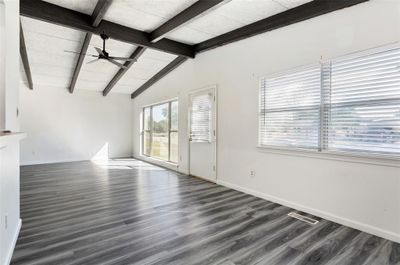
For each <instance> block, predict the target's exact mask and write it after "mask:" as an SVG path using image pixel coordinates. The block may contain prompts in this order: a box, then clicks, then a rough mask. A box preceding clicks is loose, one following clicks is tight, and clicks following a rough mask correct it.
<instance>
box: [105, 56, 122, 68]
mask: <svg viewBox="0 0 400 265" xmlns="http://www.w3.org/2000/svg"><path fill="white" fill-rule="evenodd" d="M106 60H108V61H109V62H110V63H112V64H115V65H116V66H118V67H120V68H124V69H125V68H127V67H126V66H125V65H123V64H120V63H119V62H117V61H115V60H113V59H111V58H106Z"/></svg>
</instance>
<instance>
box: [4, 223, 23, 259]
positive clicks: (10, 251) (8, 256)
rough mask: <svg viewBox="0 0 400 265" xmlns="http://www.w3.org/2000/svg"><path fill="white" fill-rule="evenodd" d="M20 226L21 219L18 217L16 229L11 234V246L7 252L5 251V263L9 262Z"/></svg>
mask: <svg viewBox="0 0 400 265" xmlns="http://www.w3.org/2000/svg"><path fill="white" fill-rule="evenodd" d="M21 226H22V220H21V219H19V221H18V225H17V229H16V230H15V232H14V236H13V240H12V243H11V247H10V249H9V250H8V253H7V256H6V264H10V263H11V258H12V255H13V253H14V249H15V245H16V244H17V240H18V235H19V231H20V230H21Z"/></svg>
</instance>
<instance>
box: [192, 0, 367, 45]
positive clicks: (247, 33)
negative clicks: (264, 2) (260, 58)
mask: <svg viewBox="0 0 400 265" xmlns="http://www.w3.org/2000/svg"><path fill="white" fill-rule="evenodd" d="M366 1H369V0H314V1H311V2H309V3H306V4H303V5H301V6H298V7H295V8H292V9H289V10H287V11H285V12H282V13H279V14H276V15H274V16H271V17H268V18H265V19H262V20H259V21H257V22H254V23H252V24H249V25H246V26H243V27H241V28H238V29H235V30H232V31H230V32H227V33H225V34H222V35H219V36H217V37H214V38H212V39H209V40H206V41H203V42H201V43H198V44H196V45H195V46H194V48H195V52H196V53H198V52H204V51H207V50H210V49H214V48H217V47H220V46H223V45H226V44H229V43H232V42H235V41H239V40H242V39H246V38H249V37H252V36H255V35H258V34H261V33H265V32H267V31H271V30H274V29H278V28H281V27H285V26H288V25H291V24H294V23H297V22H301V21H304V20H307V19H310V18H314V17H317V16H320V15H323V14H327V13H330V12H333V11H336V10H339V9H342V8H346V7H350V6H353V5H356V4H360V3H363V2H366Z"/></svg>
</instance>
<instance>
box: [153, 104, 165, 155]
mask: <svg viewBox="0 0 400 265" xmlns="http://www.w3.org/2000/svg"><path fill="white" fill-rule="evenodd" d="M168 105H169V104H168V103H166V104H161V105H157V106H153V108H152V117H153V141H152V146H151V156H153V157H156V158H159V159H163V160H168Z"/></svg>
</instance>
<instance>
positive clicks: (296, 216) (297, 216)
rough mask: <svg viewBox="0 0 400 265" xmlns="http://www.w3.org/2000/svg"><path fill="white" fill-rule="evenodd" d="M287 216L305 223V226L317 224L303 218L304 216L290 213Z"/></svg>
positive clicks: (316, 221) (310, 219)
mask: <svg viewBox="0 0 400 265" xmlns="http://www.w3.org/2000/svg"><path fill="white" fill-rule="evenodd" d="M288 215H289V216H290V217H293V218H296V219H298V220H300V221H303V222H306V223H307V224H310V225H316V224H318V223H319V221H318V220H315V219H312V218H310V217H307V216H304V215H301V214H298V213H295V212H290V213H288Z"/></svg>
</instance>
